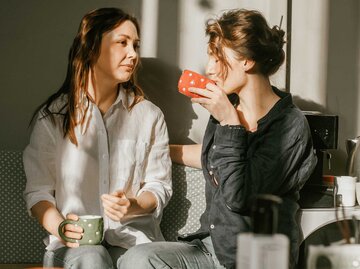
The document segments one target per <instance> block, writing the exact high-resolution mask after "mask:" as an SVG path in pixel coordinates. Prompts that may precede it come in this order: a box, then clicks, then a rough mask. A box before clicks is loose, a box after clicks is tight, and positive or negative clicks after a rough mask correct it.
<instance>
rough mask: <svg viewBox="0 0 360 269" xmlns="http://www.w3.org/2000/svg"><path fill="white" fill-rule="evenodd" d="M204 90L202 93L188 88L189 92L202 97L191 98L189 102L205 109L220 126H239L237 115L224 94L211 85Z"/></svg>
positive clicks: (200, 90)
mask: <svg viewBox="0 0 360 269" xmlns="http://www.w3.org/2000/svg"><path fill="white" fill-rule="evenodd" d="M206 89H207V90H205V91H204V90H203V89H198V88H189V91H190V92H193V93H196V94H199V95H201V96H203V97H199V98H191V101H192V102H193V103H198V104H200V105H201V106H203V107H204V108H206V109H207V110H208V111H209V112H210V114H211V115H212V116H213V117H214V118H215V119H216V120H218V121H219V123H220V124H221V125H239V124H240V120H239V116H238V113H237V111H236V109H235V108H234V106H233V105H232V104H231V103H230V101H229V98H228V97H227V95H226V93H225V92H224V91H223V90H222V89H221V88H219V87H218V86H216V85H214V84H212V83H208V84H206Z"/></svg>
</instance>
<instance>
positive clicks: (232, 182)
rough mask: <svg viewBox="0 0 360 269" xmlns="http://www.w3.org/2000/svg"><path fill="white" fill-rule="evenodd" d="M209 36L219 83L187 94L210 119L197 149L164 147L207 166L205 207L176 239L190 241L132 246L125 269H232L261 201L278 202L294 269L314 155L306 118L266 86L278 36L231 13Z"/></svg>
mask: <svg viewBox="0 0 360 269" xmlns="http://www.w3.org/2000/svg"><path fill="white" fill-rule="evenodd" d="M206 34H207V35H208V36H209V42H208V56H209V60H208V63H207V67H206V72H207V75H208V77H209V78H210V79H212V80H213V81H214V82H215V83H216V85H214V84H212V83H208V84H207V86H206V88H207V91H204V90H202V89H197V88H192V90H191V91H192V92H193V93H196V94H199V95H202V97H199V98H192V99H191V100H192V102H194V103H197V104H200V105H201V106H203V107H204V108H205V109H207V110H208V111H209V112H210V114H211V116H210V119H209V122H208V125H207V128H206V131H205V135H204V139H203V143H202V145H170V155H171V158H172V160H173V161H174V162H177V163H182V164H185V165H190V166H193V167H202V169H203V172H204V177H205V180H206V187H205V188H206V194H205V195H206V204H207V205H206V210H205V212H204V213H203V215H202V216H201V219H200V222H201V228H200V229H199V230H198V231H196V232H194V233H193V234H187V235H184V236H181V239H182V241H185V242H187V244H185V243H184V242H174V243H171V242H167V243H151V244H150V245H141V246H136V247H135V248H133V249H131V250H130V251H129V252H128V253H127V254H125V256H123V257H122V258H120V260H119V261H120V264H121V268H131V266H130V265H131V261H134V260H136V262H137V265H139V267H138V268H199V269H200V268H224V267H225V268H235V263H236V262H235V260H236V245H237V244H236V239H237V235H238V234H240V233H244V232H249V231H251V223H250V209H251V199H252V198H253V197H254V196H256V195H258V194H273V195H277V196H279V197H281V198H282V200H283V203H282V204H281V205H280V208H279V219H278V227H277V228H278V229H277V231H278V232H279V233H283V234H285V235H287V236H288V238H289V239H290V245H291V255H290V264H291V267H292V268H293V267H295V265H296V262H297V255H298V243H299V239H298V234H299V227H298V224H297V223H296V220H295V215H296V212H297V210H298V209H299V206H298V203H297V201H298V199H299V190H300V189H301V188H302V186H303V185H304V183H305V182H306V180H307V179H308V178H309V176H310V174H311V173H312V171H313V169H314V167H315V164H316V156H315V155H314V152H313V147H312V140H311V135H310V130H309V126H308V123H307V120H306V118H305V117H304V115H303V113H302V112H301V111H300V110H299V109H298V108H297V107H296V106H295V105H294V104H293V102H292V97H291V95H290V94H289V93H285V92H282V91H280V90H278V89H277V88H276V87H275V86H272V85H271V83H270V80H269V76H270V75H272V74H274V73H275V72H276V71H277V70H278V69H279V67H280V66H281V64H282V63H283V61H284V57H285V54H284V50H283V44H284V31H283V30H281V29H279V28H278V27H274V28H270V27H269V26H268V24H267V22H266V20H265V18H264V17H263V16H262V15H261V14H260V13H259V12H258V11H254V10H245V9H235V10H229V11H226V12H225V13H223V14H222V15H221V16H220V17H219V18H217V19H212V20H209V21H208V22H207V25H206ZM200 157H201V158H200ZM164 244H166V247H164V246H165V245H164ZM141 263H143V266H141ZM165 265H166V266H165ZM122 266H124V267H122Z"/></svg>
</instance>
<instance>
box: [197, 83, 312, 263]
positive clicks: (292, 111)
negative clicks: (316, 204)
mask: <svg viewBox="0 0 360 269" xmlns="http://www.w3.org/2000/svg"><path fill="white" fill-rule="evenodd" d="M273 90H274V92H275V93H276V94H277V95H278V96H280V97H281V99H280V100H279V101H278V102H277V103H276V104H275V106H274V107H273V108H272V109H271V110H270V111H269V113H268V114H267V115H265V116H264V117H263V118H262V119H260V120H259V121H258V128H257V131H256V132H253V133H251V132H248V131H246V129H245V128H244V127H243V126H221V125H220V124H219V123H218V122H217V121H216V120H215V119H214V118H213V117H210V120H209V122H208V125H207V129H206V132H205V136H204V140H203V148H202V167H203V171H204V176H205V179H206V187H205V190H206V210H205V212H204V213H203V215H202V216H201V228H200V230H199V231H198V232H196V233H195V234H193V235H191V237H192V238H196V236H197V235H198V236H199V237H200V238H201V237H205V236H207V235H209V234H210V235H211V239H212V242H213V245H214V249H215V253H216V256H217V258H218V259H219V261H220V263H221V264H223V265H224V266H225V267H226V268H235V260H236V239H237V235H238V234H239V233H242V232H248V231H250V217H249V216H250V215H249V214H250V212H249V210H250V205H249V202H250V200H251V198H252V197H253V196H254V195H256V194H261V193H268V194H274V195H278V196H280V197H281V198H282V199H283V203H282V205H281V206H280V210H279V221H278V232H279V233H283V234H285V235H287V236H288V237H289V239H290V247H291V256H290V261H291V264H292V265H294V264H295V261H297V255H298V236H299V228H298V224H297V222H296V219H295V216H296V212H297V210H298V208H299V206H298V204H297V200H298V199H299V190H300V189H301V188H302V186H303V185H304V183H305V182H306V180H307V179H308V178H309V176H310V174H311V173H312V171H313V169H314V167H315V165H316V161H317V160H316V155H315V154H314V151H313V147H312V140H311V133H310V129H309V126H308V123H307V120H306V118H305V116H304V115H303V113H302V112H301V111H300V110H299V109H298V108H297V107H296V106H295V105H294V104H293V103H292V97H291V95H290V94H288V93H284V92H281V91H279V90H278V89H276V88H275V87H273ZM230 100H231V98H230ZM232 101H233V102H234V100H232ZM235 102H236V101H235Z"/></svg>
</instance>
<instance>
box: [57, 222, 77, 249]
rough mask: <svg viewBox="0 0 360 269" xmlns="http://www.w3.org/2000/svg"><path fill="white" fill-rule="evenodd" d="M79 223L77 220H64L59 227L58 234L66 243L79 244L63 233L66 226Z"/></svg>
mask: <svg viewBox="0 0 360 269" xmlns="http://www.w3.org/2000/svg"><path fill="white" fill-rule="evenodd" d="M76 223H77V221H75V220H69V219H66V220H63V221H62V222H61V223H60V224H59V227H58V233H59V235H60V237H61V238H62V239H63V240H64V241H66V242H70V243H77V242H76V241H77V240H76V239H74V238H70V237H67V236H66V235H65V234H64V233H63V228H64V226H65V225H66V224H76Z"/></svg>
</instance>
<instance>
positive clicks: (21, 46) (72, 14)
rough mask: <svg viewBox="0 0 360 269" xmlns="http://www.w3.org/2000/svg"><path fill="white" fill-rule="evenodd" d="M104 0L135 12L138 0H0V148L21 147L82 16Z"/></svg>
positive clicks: (55, 83)
mask: <svg viewBox="0 0 360 269" xmlns="http://www.w3.org/2000/svg"><path fill="white" fill-rule="evenodd" d="M103 6H117V7H122V8H124V9H126V10H127V11H129V12H131V13H133V14H135V15H137V16H139V15H140V9H139V7H140V0H138V1H137V0H132V1H121V0H111V1H96V0H86V1H85V0H83V1H71V0H63V1H51V2H50V1H45V0H29V1H21V0H6V1H1V3H0V124H1V127H0V128H1V130H0V149H23V148H24V146H25V145H26V144H27V141H28V128H27V126H28V123H29V120H30V118H31V114H32V112H33V111H34V109H35V108H36V107H37V106H38V105H39V104H40V103H41V102H42V101H43V100H45V98H46V97H48V96H49V95H50V94H51V93H53V92H55V91H56V90H57V89H58V88H59V87H60V85H61V83H62V81H63V79H64V77H65V72H66V66H67V54H68V50H69V48H70V45H71V43H72V40H73V38H74V36H75V33H76V31H77V28H78V25H79V23H80V20H81V17H82V16H83V15H84V14H85V13H86V12H88V11H90V10H92V9H94V8H97V7H103Z"/></svg>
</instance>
